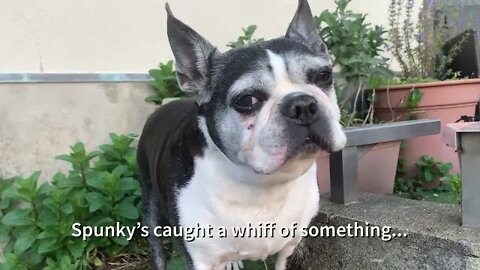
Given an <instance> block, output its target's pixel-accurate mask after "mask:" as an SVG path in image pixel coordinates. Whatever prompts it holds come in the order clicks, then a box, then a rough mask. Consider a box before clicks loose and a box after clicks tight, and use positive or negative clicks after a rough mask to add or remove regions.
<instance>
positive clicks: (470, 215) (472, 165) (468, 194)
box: [459, 132, 480, 228]
mask: <svg viewBox="0 0 480 270" xmlns="http://www.w3.org/2000/svg"><path fill="white" fill-rule="evenodd" d="M460 144H461V151H460V154H459V155H460V167H461V170H462V225H463V226H466V227H474V228H480V196H479V193H480V133H478V132H476V133H473V132H472V133H470V132H462V133H460Z"/></svg>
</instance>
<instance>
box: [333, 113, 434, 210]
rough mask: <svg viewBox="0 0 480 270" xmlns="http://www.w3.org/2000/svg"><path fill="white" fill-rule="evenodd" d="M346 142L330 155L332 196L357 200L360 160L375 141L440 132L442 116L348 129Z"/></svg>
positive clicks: (341, 201) (335, 200) (352, 200)
mask: <svg viewBox="0 0 480 270" xmlns="http://www.w3.org/2000/svg"><path fill="white" fill-rule="evenodd" d="M345 133H346V135H347V146H346V147H345V148H344V149H343V150H342V151H339V152H336V153H332V154H331V155H330V189H331V191H330V192H331V194H330V200H331V201H334V202H338V203H343V204H347V203H351V202H354V201H356V200H357V194H358V189H357V186H358V185H357V164H358V160H359V159H360V158H361V157H362V156H363V155H365V154H366V153H367V152H368V151H369V150H370V149H371V148H372V147H373V146H374V145H375V144H377V143H382V142H391V141H400V140H404V139H408V138H413V137H419V136H426V135H434V134H439V133H440V120H412V121H402V122H395V123H387V124H379V125H372V126H366V127H359V128H350V129H346V130H345Z"/></svg>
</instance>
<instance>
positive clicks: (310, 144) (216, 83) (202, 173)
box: [138, 0, 346, 270]
mask: <svg viewBox="0 0 480 270" xmlns="http://www.w3.org/2000/svg"><path fill="white" fill-rule="evenodd" d="M166 10H167V13H168V19H167V29H168V39H169V42H170V46H171V48H172V51H173V54H174V56H175V63H176V66H175V67H176V75H177V79H178V82H179V84H180V86H181V89H182V91H184V92H186V93H188V94H189V95H191V96H193V98H182V99H179V100H177V101H173V102H170V103H168V104H166V105H163V106H161V107H160V108H159V109H158V110H156V111H155V112H154V113H153V114H152V115H151V116H150V117H149V118H148V120H147V122H146V124H145V127H144V129H143V132H142V135H141V137H140V140H139V144H138V166H139V175H140V178H141V187H142V207H143V222H144V225H145V226H148V228H149V231H150V234H149V239H148V240H149V243H150V246H151V251H152V263H153V269H162V270H163V269H165V265H166V262H165V260H166V258H165V254H164V252H163V248H162V238H160V237H157V236H155V233H154V228H155V227H158V226H163V227H165V226H167V227H171V228H187V227H198V226H200V227H202V228H208V227H213V230H214V233H213V237H211V236H212V235H210V237H198V238H196V239H195V240H193V241H187V240H186V239H185V238H184V237H183V238H182V237H179V238H177V243H178V246H179V248H180V249H181V251H182V252H183V254H184V256H185V260H186V264H187V269H190V270H217V269H221V270H224V269H239V268H242V267H243V263H242V261H243V260H264V259H265V258H266V257H267V256H269V255H273V254H276V263H275V269H277V270H283V269H287V268H288V263H289V257H290V256H291V255H292V253H293V251H294V249H295V247H296V246H297V245H298V244H299V242H300V241H301V239H302V236H301V235H300V233H296V234H294V233H292V234H290V235H288V236H285V235H280V233H279V232H278V231H276V232H275V233H274V234H273V237H235V236H234V235H232V232H231V228H235V227H236V228H242V227H248V226H257V227H259V226H262V224H274V225H275V228H281V227H285V228H292V227H294V226H297V227H298V228H300V227H307V226H308V225H309V223H310V221H311V219H312V218H313V217H314V216H315V215H316V214H317V211H318V209H319V190H318V186H317V179H316V166H315V158H316V156H318V154H319V152H320V151H328V152H333V151H338V150H340V149H342V148H343V147H344V146H345V144H346V136H345V134H344V132H343V131H342V127H341V125H340V110H339V107H338V105H337V99H336V95H335V90H334V87H333V83H332V62H331V59H330V56H329V55H328V51H327V47H326V46H325V44H324V42H323V41H322V40H321V38H320V36H319V34H318V32H317V28H316V27H315V24H314V20H313V17H312V13H311V10H310V7H309V5H308V2H307V0H299V4H298V8H297V11H296V13H295V15H294V17H293V20H292V22H291V23H290V25H289V26H288V29H287V31H286V34H285V36H283V37H280V38H276V39H272V40H268V41H262V42H259V43H255V44H252V45H248V46H245V47H240V48H235V49H231V50H229V51H226V52H221V51H219V50H218V49H217V48H216V47H214V46H213V45H212V44H210V43H209V42H208V41H207V40H206V39H205V38H203V37H202V36H201V35H199V34H198V33H197V32H195V31H194V30H193V29H192V28H190V27H189V26H187V25H186V24H184V23H183V22H181V21H180V20H178V19H177V18H176V17H175V16H174V15H173V14H172V12H171V10H170V8H169V6H168V4H167V5H166ZM293 224H295V225H293ZM222 227H223V228H226V229H227V230H228V233H227V234H226V235H220V229H221V228H222ZM216 233H218V235H217V234H216Z"/></svg>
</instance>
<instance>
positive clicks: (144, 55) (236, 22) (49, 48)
mask: <svg viewBox="0 0 480 270" xmlns="http://www.w3.org/2000/svg"><path fill="white" fill-rule="evenodd" d="M169 2H170V5H171V7H172V10H173V12H174V13H175V14H176V15H177V17H179V18H180V19H182V20H184V21H185V22H186V23H188V24H189V25H192V26H193V27H194V28H195V29H196V30H198V31H199V32H200V33H201V34H203V35H204V36H205V37H207V38H208V39H209V40H210V41H211V42H212V43H214V44H216V45H218V46H219V47H220V48H225V44H226V43H227V42H229V41H231V40H233V39H235V38H236V37H238V36H239V34H240V33H241V30H240V29H241V27H245V26H247V25H249V24H257V25H258V27H259V29H258V36H259V37H267V38H272V37H276V36H279V35H283V34H284V32H285V30H286V28H287V25H288V23H289V22H290V20H291V18H292V16H293V13H294V11H295V8H296V5H297V1H296V0H261V1H259V0H203V1H195V0H170V1H169ZM417 2H419V3H420V2H421V0H417ZM164 3H165V1H164V0H163V1H162V0H135V1H126V0H82V1H65V0H19V1H12V0H0V37H1V38H0V59H1V61H0V72H72V71H74V72H77V71H90V72H92V71H97V72H103V71H114V72H145V71H146V70H148V69H149V68H151V67H154V66H156V65H157V63H158V62H160V61H165V60H168V59H171V58H172V55H171V52H170V48H169V46H168V42H167V39H166V26H165V22H166V13H165V9H164ZM389 3H390V1H389V0H353V1H352V3H351V6H350V7H351V9H352V10H354V11H357V12H363V13H368V21H369V22H372V23H374V24H383V25H385V26H386V25H388V17H387V16H388V12H387V11H388V5H389ZM310 4H311V6H312V10H313V13H314V14H317V15H318V14H320V13H321V12H322V11H323V10H324V9H332V10H333V9H334V8H335V4H334V0H310Z"/></svg>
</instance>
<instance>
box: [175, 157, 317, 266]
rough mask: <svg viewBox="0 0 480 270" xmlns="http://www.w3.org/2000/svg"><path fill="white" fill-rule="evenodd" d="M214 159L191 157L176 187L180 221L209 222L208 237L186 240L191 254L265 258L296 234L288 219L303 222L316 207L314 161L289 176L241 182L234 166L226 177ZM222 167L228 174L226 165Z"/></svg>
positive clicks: (223, 259) (226, 259) (214, 260)
mask: <svg viewBox="0 0 480 270" xmlns="http://www.w3.org/2000/svg"><path fill="white" fill-rule="evenodd" d="M218 165H219V164H218V163H216V162H215V161H212V160H209V159H200V160H197V162H196V166H195V167H196V170H195V174H194V177H193V178H192V179H191V181H190V183H189V184H188V185H187V186H186V187H185V188H183V189H181V190H180V191H179V193H178V197H177V198H178V200H177V205H178V213H179V221H180V225H181V226H183V227H185V226H192V227H194V226H196V225H197V223H198V224H200V226H202V227H207V226H210V225H211V226H213V228H214V229H213V238H198V239H195V240H194V241H192V242H189V243H187V250H188V251H189V253H190V254H191V256H196V254H201V255H198V256H201V257H206V258H209V259H210V260H211V261H210V262H208V263H209V264H215V265H219V264H222V263H225V262H229V261H235V260H243V259H252V260H258V259H265V258H266V257H267V256H268V255H271V254H274V253H276V252H278V251H280V250H281V249H282V248H284V247H285V246H286V245H288V244H289V243H290V242H291V241H292V240H293V239H294V238H296V239H297V240H298V238H299V237H300V230H299V229H297V230H295V228H294V223H295V224H297V225H296V226H297V228H301V227H306V226H308V224H309V223H310V220H311V219H312V217H313V216H314V215H315V214H316V213H317V211H318V206H319V205H318V204H319V191H318V186H317V182H316V166H315V165H312V166H311V167H310V168H309V169H308V171H307V172H306V173H305V174H303V175H302V176H300V177H299V178H297V179H295V180H291V181H288V182H284V183H274V182H267V183H264V184H261V183H260V184H259V183H248V182H242V173H241V172H240V171H239V172H238V173H239V174H238V177H236V178H235V179H231V178H230V177H229V176H227V175H225V174H223V173H222V170H221V169H219V168H218ZM227 169H228V170H229V175H232V171H231V169H232V168H225V170H227ZM233 173H235V172H233ZM239 181H240V182H239ZM245 181H246V179H245ZM235 232H237V235H236V236H235ZM294 232H295V234H296V235H295V236H294V235H293V233H294ZM287 233H288V235H287ZM242 235H243V236H242Z"/></svg>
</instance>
